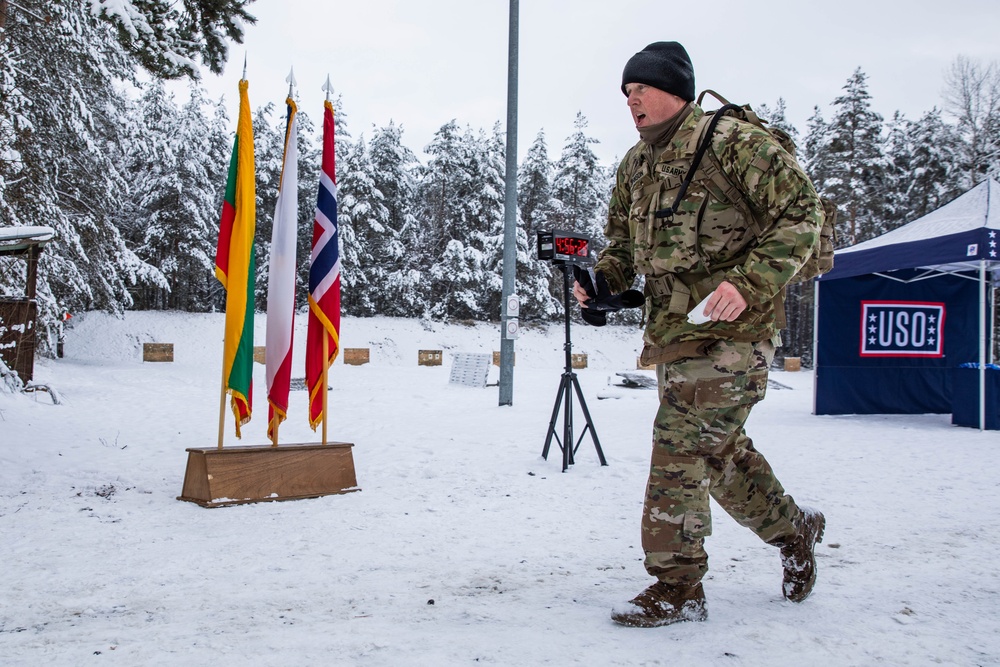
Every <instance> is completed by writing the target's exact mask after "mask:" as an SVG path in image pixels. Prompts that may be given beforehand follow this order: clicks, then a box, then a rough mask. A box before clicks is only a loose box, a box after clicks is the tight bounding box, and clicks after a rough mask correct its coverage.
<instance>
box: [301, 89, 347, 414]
mask: <svg viewBox="0 0 1000 667" xmlns="http://www.w3.org/2000/svg"><path fill="white" fill-rule="evenodd" d="M324 107H325V108H324V112H323V167H322V170H321V172H320V177H319V195H318V197H317V199H316V219H315V221H314V223H313V240H312V255H311V257H310V266H309V326H308V330H307V332H306V386H307V387H308V388H309V425H310V426H311V427H312V428H313V430H314V431H315V430H316V425H317V424H319V423H320V422H321V421H323V419H324V417H325V416H326V414H325V412H326V404H325V397H326V371H327V369H328V368H329V367H330V365H331V364H333V360H334V359H336V358H337V352H338V351H339V349H340V248H339V239H338V233H337V232H338V230H337V177H336V169H335V166H336V165H335V161H334V145H335V144H334V123H333V105H332V104H330V102H329V100H328V101H327V102H326V103H325V104H324ZM324 349H325V350H326V354H325V355H324Z"/></svg>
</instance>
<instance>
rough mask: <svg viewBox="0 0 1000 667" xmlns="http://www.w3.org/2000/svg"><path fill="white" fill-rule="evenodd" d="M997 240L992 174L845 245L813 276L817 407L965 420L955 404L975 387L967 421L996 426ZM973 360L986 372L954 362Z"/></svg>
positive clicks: (998, 192) (998, 196)
mask: <svg viewBox="0 0 1000 667" xmlns="http://www.w3.org/2000/svg"><path fill="white" fill-rule="evenodd" d="M998 246H1000V183H997V181H995V180H993V179H990V180H987V181H985V182H983V183H980V184H979V185H977V186H976V187H975V188H973V189H972V190H969V191H968V192H966V193H965V194H963V195H961V196H960V197H957V198H956V199H954V200H953V201H951V202H950V203H948V204H946V205H945V206H942V207H941V208H939V209H937V210H936V211H933V212H931V213H928V214H927V215H925V216H924V217H922V218H919V219H917V220H914V221H913V222H910V223H908V224H906V225H904V226H902V227H899V228H897V229H894V230H893V231H891V232H887V233H885V234H883V235H881V236H878V237H876V238H874V239H870V240H868V241H865V242H864V243H859V244H857V245H855V246H851V247H850V248H844V249H842V250H838V251H837V252H836V254H835V259H834V269H833V270H832V271H830V273H828V274H826V275H825V276H822V277H821V278H820V279H819V280H817V281H816V294H815V296H816V300H815V309H816V310H815V316H816V320H815V327H814V331H815V338H814V350H813V352H814V356H813V359H814V362H815V378H814V386H813V392H814V402H813V409H814V410H813V411H814V412H815V414H819V415H823V414H919V413H953V419H952V421H953V422H954V423H961V422H960V421H957V417H958V412H956V411H953V405H954V404H955V403H956V398H957V397H959V392H960V391H965V390H966V389H968V390H969V392H968V396H969V398H970V399H971V401H965V403H966V404H968V403H970V402H971V404H972V405H973V407H972V408H971V413H972V415H973V423H971V424H964V425H970V426H979V427H980V428H987V427H990V428H993V427H991V426H989V425H988V422H989V420H988V416H989V412H990V411H991V410H993V411H994V412H996V410H995V408H996V407H997V405H996V403H997V402H1000V397H997V396H996V390H995V389H993V390H990V389H988V384H987V383H988V381H989V382H991V383H998V386H1000V382H998V381H1000V377H997V378H994V377H993V376H994V375H996V376H1000V371H993V370H991V369H988V368H987V363H988V362H990V361H992V359H991V358H990V356H991V352H992V349H993V345H992V330H993V328H992V322H993V312H992V311H993V308H992V304H993V298H992V297H993V291H994V290H995V288H996V284H997V281H998V278H1000V247H998ZM968 363H971V364H972V365H973V366H974V368H975V367H978V369H979V370H978V372H977V371H975V370H974V369H973V370H971V371H966V370H962V371H958V370H957V369H958V368H959V366H961V365H962V364H968ZM987 370H990V374H987ZM967 377H968V378H969V379H968V380H967V379H966V378H967ZM960 384H963V385H964V384H968V385H970V386H969V387H965V386H961V387H960V386H959V385H960ZM989 386H990V387H992V384H990V385H989ZM991 394H992V395H991ZM962 396H965V394H962ZM957 402H962V401H957ZM977 404H978V405H977ZM976 408H978V409H976Z"/></svg>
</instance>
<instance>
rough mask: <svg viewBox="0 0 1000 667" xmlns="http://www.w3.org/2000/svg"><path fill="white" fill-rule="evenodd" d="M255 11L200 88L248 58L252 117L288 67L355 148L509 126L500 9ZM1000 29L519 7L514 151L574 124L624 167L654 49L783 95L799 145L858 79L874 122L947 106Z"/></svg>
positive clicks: (942, 10) (866, 4) (762, 10)
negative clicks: (331, 99) (637, 64)
mask: <svg viewBox="0 0 1000 667" xmlns="http://www.w3.org/2000/svg"><path fill="white" fill-rule="evenodd" d="M250 11H251V13H252V14H254V15H256V16H257V18H258V22H257V24H256V25H254V26H250V27H249V28H248V30H247V38H246V43H245V45H236V46H235V47H233V48H232V50H231V53H230V62H229V65H228V67H227V68H226V71H225V72H224V74H223V75H222V76H220V77H216V76H211V75H208V76H206V77H205V80H204V83H205V85H206V87H207V88H208V91H209V93H210V95H211V96H212V97H217V96H220V95H223V94H224V95H225V96H226V99H227V103H229V104H230V105H235V102H236V97H237V82H238V80H239V78H240V74H241V71H242V67H243V56H244V52H245V53H246V54H247V58H248V76H247V78H248V79H249V81H250V102H251V105H252V106H253V107H254V108H256V107H258V106H261V105H263V104H265V103H267V102H269V101H272V102H275V103H276V104H279V105H280V104H281V102H283V101H284V98H285V94H286V92H287V84H286V83H285V77H286V76H287V75H288V71H289V68H290V67H292V66H294V68H295V76H296V78H297V80H298V83H299V97H300V101H301V106H302V108H303V110H305V111H307V112H308V113H309V114H310V115H311V116H312V117H313V118H317V117H319V115H320V114H321V109H322V102H323V92H322V90H321V87H322V85H323V83H324V81H325V80H326V76H327V74H328V73H329V75H330V78H331V81H332V83H333V85H334V87H335V88H336V89H337V91H338V92H339V93H340V94H341V95H342V96H343V105H344V112H345V114H346V115H347V121H348V129H349V130H350V132H351V134H352V136H353V137H354V138H355V139H357V137H358V136H359V135H361V134H362V133H364V134H365V136H366V138H367V137H370V136H371V128H372V125H373V124H374V125H377V126H382V125H385V124H387V123H388V122H389V120H390V119H391V120H394V121H395V122H396V123H397V124H401V125H402V126H403V128H404V135H403V140H404V143H405V144H406V145H407V146H409V147H410V148H412V149H413V150H414V151H416V152H417V153H418V154H421V153H422V150H423V148H424V146H426V145H427V144H428V143H429V142H430V140H431V138H432V137H433V134H434V132H435V131H436V130H437V129H438V128H440V127H441V125H443V124H444V123H446V122H448V121H449V120H451V119H453V118H454V119H456V120H457V121H458V122H459V124H460V125H462V126H465V125H471V126H472V127H473V128H486V129H489V128H490V127H492V126H493V124H494V123H495V122H497V121H500V122H501V123H502V124H505V123H506V117H507V112H506V109H507V39H508V16H509V2H508V0H477V2H475V3H471V2H468V0H422V1H419V2H414V1H413V0H377V1H373V0H364V1H363V0H340V1H335V0H257V2H255V3H254V4H253V5H251V6H250ZM998 32H1000V2H998V1H997V0H950V1H949V2H944V3H942V2H934V1H931V0H907V1H902V0H899V1H892V0H840V1H839V2H828V3H822V4H821V3H818V2H813V1H808V0H807V1H806V2H802V1H801V0H798V1H797V0H763V1H761V2H754V3H751V2H744V1H741V0H717V1H716V2H699V3H684V2H667V1H665V0H652V1H649V2H638V1H637V0H615V1H613V2H612V1H611V0H603V1H599V0H574V1H573V2H567V1H565V0H529V1H526V2H521V3H520V58H519V64H520V76H519V98H520V105H519V113H518V153H519V155H521V156H523V155H524V153H525V152H526V150H527V148H528V147H529V146H530V144H531V143H532V141H534V138H535V136H536V134H537V133H538V131H539V130H540V129H542V128H544V130H545V135H546V140H547V142H548V146H549V153H550V156H551V157H552V158H553V159H555V158H558V156H559V153H560V151H561V149H562V146H563V144H564V142H565V139H566V137H567V136H568V135H569V134H570V133H571V132H572V131H573V120H574V118H575V116H576V113H577V111H582V112H583V114H584V115H585V116H586V117H587V119H588V121H589V127H588V133H589V134H590V136H592V137H594V138H596V139H598V140H599V141H600V143H599V144H597V145H596V146H595V147H594V150H595V152H596V153H597V155H598V156H599V158H600V159H601V160H602V161H604V162H607V163H610V162H611V161H612V160H614V159H615V158H616V157H620V156H621V155H622V154H624V152H625V151H626V150H627V149H628V148H629V147H630V146H631V145H632V144H633V143H634V142H635V141H636V139H637V136H636V133H635V128H634V127H633V126H632V124H631V121H630V118H629V116H628V112H627V110H626V107H625V98H624V96H623V95H622V93H621V92H620V90H619V86H620V85H621V71H622V68H623V66H624V64H625V62H626V60H628V58H629V57H631V56H632V54H633V53H635V52H636V51H638V50H641V49H642V48H643V47H644V46H645V45H646V44H648V43H650V42H654V41H660V40H677V41H680V42H681V43H682V44H684V45H685V47H686V48H687V49H688V52H689V53H690V54H691V57H692V60H693V62H694V67H695V76H696V86H697V88H698V90H699V91H701V90H703V89H705V88H712V89H714V90H717V91H719V92H720V93H722V94H724V95H726V96H727V97H728V98H729V99H730V100H732V101H738V102H749V103H751V104H754V105H759V104H760V103H762V102H763V103H767V104H773V103H774V102H775V101H776V100H777V99H778V98H779V97H784V98H785V100H786V102H787V105H788V116H789V119H790V120H791V121H792V122H793V123H794V124H795V125H796V127H798V129H799V130H800V131H802V132H804V131H805V129H806V120H807V119H808V118H809V117H810V116H811V115H812V112H813V107H814V106H816V105H819V106H820V107H821V108H822V109H823V110H824V115H825V116H826V117H829V104H830V103H831V102H832V101H833V99H834V98H835V97H837V95H839V94H840V92H841V88H842V87H843V85H844V83H845V82H846V81H847V79H848V77H850V76H851V74H852V73H853V72H854V70H855V69H856V68H857V67H861V68H862V70H863V71H864V72H865V73H866V74H867V75H868V77H869V79H868V83H869V91H870V93H871V95H872V98H873V107H874V109H875V110H876V111H877V112H879V113H881V114H882V115H883V116H884V117H886V118H887V119H888V118H890V117H891V116H892V114H893V113H894V112H895V111H896V110H899V111H902V112H903V113H904V114H905V115H906V116H907V117H910V118H912V119H917V118H919V116H920V115H921V114H922V113H923V112H924V111H927V110H929V109H931V108H932V107H933V106H941V105H942V98H941V91H942V90H943V88H944V73H945V71H946V70H947V69H948V68H949V67H950V66H951V64H952V63H953V62H954V60H955V58H956V57H957V56H958V55H965V56H968V57H970V58H972V59H975V60H979V61H980V62H982V63H983V64H986V63H989V62H991V61H1000V38H998ZM233 108H234V107H233ZM231 116H232V117H233V118H235V113H233V114H231ZM234 122H235V121H234Z"/></svg>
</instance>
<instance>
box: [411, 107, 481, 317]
mask: <svg viewBox="0 0 1000 667" xmlns="http://www.w3.org/2000/svg"><path fill="white" fill-rule="evenodd" d="M424 152H426V153H427V154H428V155H429V156H430V161H429V162H428V163H427V165H426V166H425V167H424V168H423V169H422V170H421V176H422V178H421V182H420V186H419V199H420V211H421V216H420V218H421V220H423V222H424V224H423V225H422V226H420V227H419V228H418V229H417V230H416V232H417V233H416V235H415V236H416V238H417V243H418V244H419V247H420V248H421V251H422V252H421V256H422V258H423V261H425V262H426V265H427V266H429V267H430V268H429V270H428V271H427V276H426V278H425V280H424V282H423V287H424V289H423V290H422V298H423V301H424V303H425V304H426V308H427V310H426V314H427V315H429V316H430V317H434V318H437V319H444V320H448V319H453V318H455V319H476V318H477V317H479V316H480V315H481V314H482V313H481V310H480V302H479V297H480V290H481V281H482V274H483V266H484V255H483V251H482V248H481V247H477V246H478V245H479V244H478V242H479V239H478V238H476V236H475V233H474V232H475V229H476V226H477V225H479V224H481V221H480V220H478V219H477V217H476V216H475V214H474V211H475V209H476V204H475V199H476V196H477V194H476V192H475V187H476V183H475V182H474V173H475V166H474V164H473V163H474V162H475V160H476V159H477V148H476V146H475V145H474V137H472V132H471V130H467V131H466V132H465V134H464V135H462V134H459V129H458V123H456V122H455V121H454V120H452V121H449V122H448V123H445V124H444V125H443V126H441V128H440V129H439V130H438V131H437V132H435V134H434V139H433V140H432V141H431V143H430V144H429V145H428V146H427V147H426V148H425V149H424Z"/></svg>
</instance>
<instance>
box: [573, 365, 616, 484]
mask: <svg viewBox="0 0 1000 667" xmlns="http://www.w3.org/2000/svg"><path fill="white" fill-rule="evenodd" d="M573 386H574V387H575V388H576V396H577V398H579V399H580V407H581V408H582V409H583V416H584V417H585V418H586V420H587V426H586V427H584V433H585V432H586V430H587V429H588V428H589V429H590V436H591V437H592V438H593V439H594V447H595V448H596V449H597V458H599V459H600V460H601V465H602V466H606V465H608V462H607V461H606V460H605V459H604V451H603V450H602V449H601V441H600V440H598V438H597V431H596V430H595V429H594V422H593V420H591V418H590V410H588V409H587V401H585V400H583V391H582V390H581V389H580V381H579V380H577V379H576V375H573ZM584 433H581V434H580V440H581V441H582V440H583V436H584ZM576 444H577V446H579V443H576Z"/></svg>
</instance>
